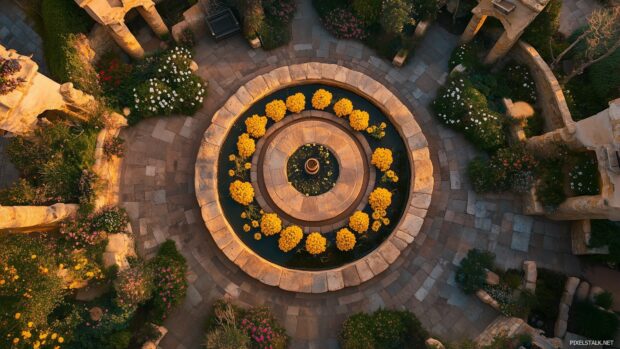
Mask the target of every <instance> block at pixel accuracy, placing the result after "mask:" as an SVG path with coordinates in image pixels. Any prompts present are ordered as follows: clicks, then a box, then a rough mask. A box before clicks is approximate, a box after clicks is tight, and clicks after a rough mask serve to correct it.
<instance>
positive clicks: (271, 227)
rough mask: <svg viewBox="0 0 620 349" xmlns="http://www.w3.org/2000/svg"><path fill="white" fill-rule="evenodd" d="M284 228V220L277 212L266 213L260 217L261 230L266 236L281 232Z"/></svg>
mask: <svg viewBox="0 0 620 349" xmlns="http://www.w3.org/2000/svg"><path fill="white" fill-rule="evenodd" d="M281 230H282V220H281V219H280V217H278V215H277V214H276V213H265V214H264V215H263V217H262V218H261V219H260V231H261V232H262V233H263V234H265V235H266V236H271V235H275V234H277V233H279V232H280V231H281Z"/></svg>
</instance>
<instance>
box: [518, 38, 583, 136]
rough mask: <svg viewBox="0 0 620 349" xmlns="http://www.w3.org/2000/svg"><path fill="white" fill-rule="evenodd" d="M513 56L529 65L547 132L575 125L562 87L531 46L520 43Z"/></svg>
mask: <svg viewBox="0 0 620 349" xmlns="http://www.w3.org/2000/svg"><path fill="white" fill-rule="evenodd" d="M511 53H512V56H513V57H514V58H515V59H516V60H517V61H519V62H520V63H523V64H525V65H527V66H528V67H529V68H530V71H531V73H532V78H533V79H534V81H535V83H536V90H537V92H538V104H539V105H540V107H541V108H542V116H543V118H544V119H545V126H546V130H545V131H547V132H548V131H553V130H556V129H559V128H562V127H565V126H567V125H570V124H573V123H575V122H574V121H573V118H572V117H571V115H570V110H568V106H567V105H566V99H565V98H564V92H562V87H561V86H560V83H559V82H558V79H556V77H555V75H554V74H553V72H552V71H551V68H550V67H549V65H548V64H547V62H545V60H544V59H543V58H542V57H541V56H540V54H539V53H538V51H536V49H535V48H534V47H532V46H531V45H530V44H528V43H526V42H523V41H519V42H518V43H517V44H516V45H515V46H514V47H513V49H512V52H511Z"/></svg>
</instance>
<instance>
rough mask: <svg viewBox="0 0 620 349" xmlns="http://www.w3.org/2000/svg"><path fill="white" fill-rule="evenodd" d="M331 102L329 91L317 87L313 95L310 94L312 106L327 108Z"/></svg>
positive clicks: (321, 108)
mask: <svg viewBox="0 0 620 349" xmlns="http://www.w3.org/2000/svg"><path fill="white" fill-rule="evenodd" d="M331 102H332V94H331V92H329V91H327V90H324V89H322V88H321V89H318V90H317V91H316V92H315V93H314V95H312V108H314V109H318V110H323V109H325V108H327V107H328V106H329V105H330V104H331Z"/></svg>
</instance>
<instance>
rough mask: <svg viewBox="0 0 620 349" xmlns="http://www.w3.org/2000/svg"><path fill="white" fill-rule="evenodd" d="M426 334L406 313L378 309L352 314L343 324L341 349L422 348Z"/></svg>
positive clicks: (414, 318)
mask: <svg viewBox="0 0 620 349" xmlns="http://www.w3.org/2000/svg"><path fill="white" fill-rule="evenodd" d="M427 338H428V332H426V330H425V329H424V328H423V327H422V325H421V323H420V321H419V320H418V319H417V318H416V317H415V315H413V314H412V313H411V312H409V311H404V310H403V311H398V310H386V309H381V310H378V311H376V312H374V313H372V314H365V313H357V314H354V315H351V316H350V317H349V318H348V319H347V320H346V321H345V322H344V324H343V325H342V330H341V332H340V344H341V348H342V349H374V348H377V349H379V348H381V349H401V348H406V349H414V348H423V347H424V346H425V344H424V342H425V341H426V339H427Z"/></svg>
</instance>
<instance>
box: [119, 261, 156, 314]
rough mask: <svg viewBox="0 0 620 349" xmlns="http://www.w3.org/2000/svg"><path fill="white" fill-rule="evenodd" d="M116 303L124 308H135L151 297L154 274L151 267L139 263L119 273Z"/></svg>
mask: <svg viewBox="0 0 620 349" xmlns="http://www.w3.org/2000/svg"><path fill="white" fill-rule="evenodd" d="M114 290H115V291H116V298H115V301H116V305H118V306H119V307H120V308H122V309H135V308H136V307H137V306H139V305H140V304H143V303H145V302H146V301H148V300H149V299H150V298H151V294H152V292H153V274H152V272H151V270H150V268H147V267H146V266H145V265H142V264H139V265H136V266H134V267H132V268H130V269H127V270H123V271H122V272H120V273H119V274H118V277H117V279H116V281H115V282H114Z"/></svg>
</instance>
